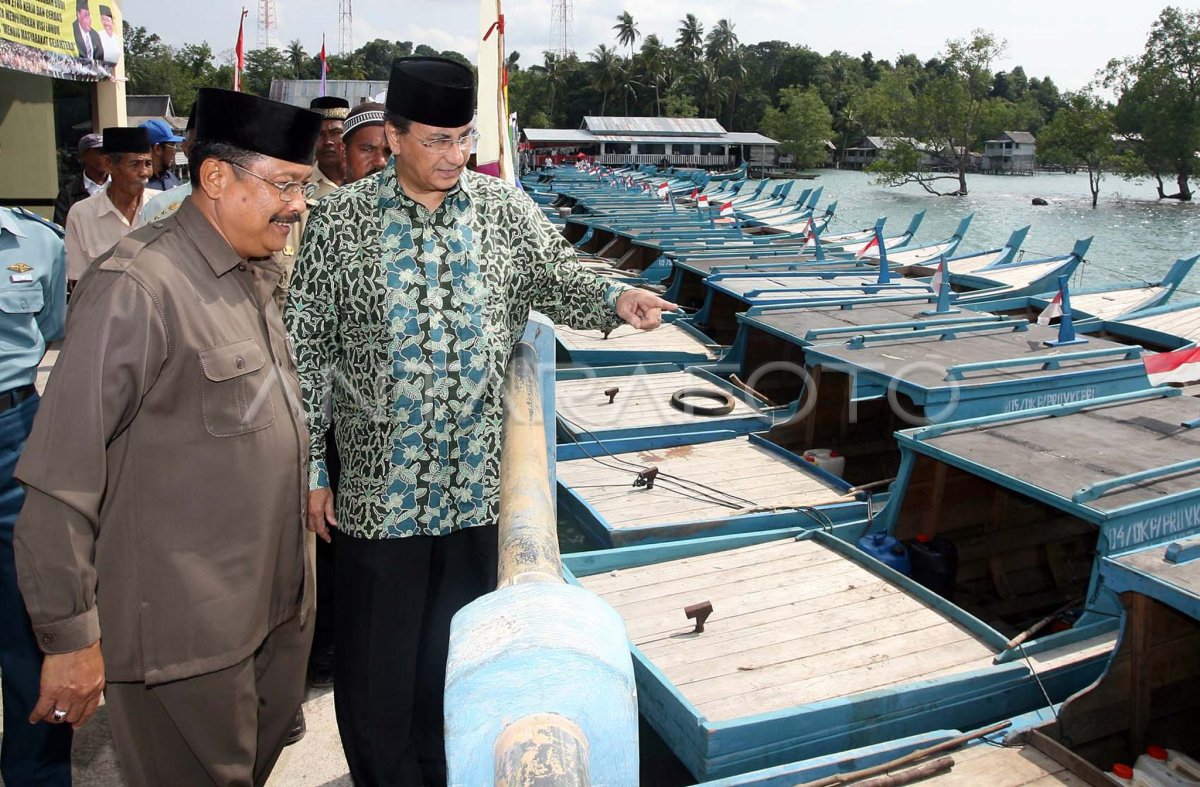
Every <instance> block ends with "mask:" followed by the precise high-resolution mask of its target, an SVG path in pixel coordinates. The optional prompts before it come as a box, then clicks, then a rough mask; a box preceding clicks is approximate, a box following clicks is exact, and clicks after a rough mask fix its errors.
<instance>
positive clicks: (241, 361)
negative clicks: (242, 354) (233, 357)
mask: <svg viewBox="0 0 1200 787" xmlns="http://www.w3.org/2000/svg"><path fill="white" fill-rule="evenodd" d="M237 368H239V369H245V368H246V359H245V358H238V359H237Z"/></svg>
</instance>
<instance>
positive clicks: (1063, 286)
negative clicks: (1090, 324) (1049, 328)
mask: <svg viewBox="0 0 1200 787" xmlns="http://www.w3.org/2000/svg"><path fill="white" fill-rule="evenodd" d="M1067 289H1068V288H1067V277H1066V276H1059V277H1058V291H1059V293H1060V294H1061V295H1062V304H1061V306H1062V315H1060V316H1059V318H1058V339H1056V340H1049V341H1044V342H1042V344H1044V345H1046V346H1047V347H1063V346H1066V345H1068V344H1087V343H1088V340H1087V339H1081V338H1079V337H1078V336H1076V335H1075V322H1074V320H1072V318H1071V295H1070V293H1069V292H1068V291H1067Z"/></svg>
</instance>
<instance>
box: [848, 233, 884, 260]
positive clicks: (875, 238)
mask: <svg viewBox="0 0 1200 787" xmlns="http://www.w3.org/2000/svg"><path fill="white" fill-rule="evenodd" d="M878 246H879V233H875V234H874V235H872V236H871V239H870V240H869V241H867V245H866V246H863V247H862V248H861V249H859V250H858V254H855V255H854V258H855V259H862V258H863V257H865V256H867V252H869V251H870V250H871V249H874V248H877V247H878Z"/></svg>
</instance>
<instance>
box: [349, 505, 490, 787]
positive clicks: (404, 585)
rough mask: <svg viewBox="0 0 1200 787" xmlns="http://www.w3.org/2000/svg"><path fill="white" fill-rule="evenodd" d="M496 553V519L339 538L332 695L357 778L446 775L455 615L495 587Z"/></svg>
mask: <svg viewBox="0 0 1200 787" xmlns="http://www.w3.org/2000/svg"><path fill="white" fill-rule="evenodd" d="M496 552H497V547H496V528H495V526H485V527H473V528H467V529H466V530H460V531H458V532H456V533H451V534H450V535H447V536H411V537H409V538H393V539H381V540H370V539H362V538H354V537H352V536H348V535H345V534H342V535H341V537H340V538H339V539H338V546H337V551H336V560H337V570H336V572H335V573H336V582H337V598H338V612H337V661H336V662H335V666H334V682H333V694H334V704H335V708H336V711H337V722H338V732H339V733H340V735H341V738H342V748H343V749H344V750H345V753H346V761H347V763H349V765H350V775H351V777H353V779H354V783H355V785H357V786H358V787H384V786H385V785H386V786H387V787H391V786H392V785H397V786H401V787H420V786H421V785H425V787H434V786H435V785H444V784H445V783H446V753H445V741H444V734H443V728H444V718H443V717H444V714H443V704H442V698H443V691H444V688H445V683H446V652H447V649H448V645H449V640H450V619H451V618H453V617H454V613H455V612H457V611H458V610H459V609H461V608H462V607H464V606H466V605H467V604H469V603H470V602H471V601H474V600H475V599H476V598H478V597H479V596H482V595H483V594H485V593H488V592H490V591H491V590H493V589H494V588H495V587H496V557H497V555H496Z"/></svg>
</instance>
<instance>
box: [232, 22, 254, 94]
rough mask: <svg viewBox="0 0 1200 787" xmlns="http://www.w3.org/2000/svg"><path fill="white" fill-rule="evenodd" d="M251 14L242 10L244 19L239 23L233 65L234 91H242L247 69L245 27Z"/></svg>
mask: <svg viewBox="0 0 1200 787" xmlns="http://www.w3.org/2000/svg"><path fill="white" fill-rule="evenodd" d="M248 13H250V12H249V11H247V10H246V9H245V8H243V9H242V18H241V19H240V20H239V21H238V37H237V46H235V47H234V48H233V53H234V58H235V62H234V64H233V89H234V90H241V89H242V69H244V68H245V67H246V48H245V45H244V42H245V35H244V33H245V27H246V14H248Z"/></svg>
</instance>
